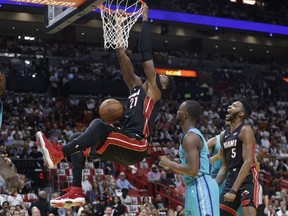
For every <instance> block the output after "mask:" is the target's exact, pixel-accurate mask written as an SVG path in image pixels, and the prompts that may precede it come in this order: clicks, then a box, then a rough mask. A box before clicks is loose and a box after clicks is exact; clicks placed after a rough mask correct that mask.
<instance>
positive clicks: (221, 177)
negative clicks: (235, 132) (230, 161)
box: [210, 131, 228, 186]
mask: <svg viewBox="0 0 288 216" xmlns="http://www.w3.org/2000/svg"><path fill="white" fill-rule="evenodd" d="M224 133H225V131H222V132H221V134H220V140H221V148H220V157H221V160H222V166H221V168H220V170H219V172H218V174H217V177H216V182H217V184H218V185H219V186H220V185H221V184H222V183H223V181H224V180H225V178H226V176H227V173H228V166H227V163H226V159H225V154H224V150H223V149H224V147H223V140H224ZM210 163H211V162H210Z"/></svg>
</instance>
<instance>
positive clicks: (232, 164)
mask: <svg viewBox="0 0 288 216" xmlns="http://www.w3.org/2000/svg"><path fill="white" fill-rule="evenodd" d="M243 125H244V124H241V125H239V127H237V128H236V129H235V130H234V131H233V132H230V129H229V128H227V129H226V131H225V133H224V142H223V147H224V153H225V159H226V163H227V165H228V168H229V169H233V168H236V167H241V166H242V165H243V163H244V161H243V157H242V140H240V139H239V138H238V136H239V134H240V132H241V129H242V127H243Z"/></svg>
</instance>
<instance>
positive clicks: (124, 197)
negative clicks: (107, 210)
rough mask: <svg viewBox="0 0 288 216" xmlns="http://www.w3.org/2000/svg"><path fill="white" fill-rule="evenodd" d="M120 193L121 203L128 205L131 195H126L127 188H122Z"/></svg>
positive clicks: (130, 201)
mask: <svg viewBox="0 0 288 216" xmlns="http://www.w3.org/2000/svg"><path fill="white" fill-rule="evenodd" d="M121 192H122V195H121V196H120V199H121V203H122V204H123V205H125V206H126V205H130V204H131V203H132V200H131V197H130V196H129V195H128V192H129V190H128V189H127V188H122V190H121Z"/></svg>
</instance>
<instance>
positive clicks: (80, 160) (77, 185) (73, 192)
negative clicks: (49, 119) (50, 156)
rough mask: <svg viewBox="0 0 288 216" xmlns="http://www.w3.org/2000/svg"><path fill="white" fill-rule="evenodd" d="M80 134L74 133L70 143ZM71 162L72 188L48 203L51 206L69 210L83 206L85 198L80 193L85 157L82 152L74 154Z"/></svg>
mask: <svg viewBox="0 0 288 216" xmlns="http://www.w3.org/2000/svg"><path fill="white" fill-rule="evenodd" d="M81 134H82V133H80V132H78V133H74V134H73V135H72V136H71V137H70V142H71V141H72V140H74V139H76V138H77V137H79V136H80V135H81ZM71 162H72V175H73V183H72V185H73V186H72V187H70V188H68V189H66V193H65V194H64V195H62V196H60V197H57V198H56V199H52V200H51V201H50V204H51V206H55V207H58V208H69V207H72V206H82V205H84V204H85V197H84V194H83V191H82V170H83V168H84V165H85V156H84V154H83V152H82V151H79V152H76V153H74V154H72V155H71Z"/></svg>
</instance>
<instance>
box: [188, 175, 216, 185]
mask: <svg viewBox="0 0 288 216" xmlns="http://www.w3.org/2000/svg"><path fill="white" fill-rule="evenodd" d="M205 176H207V177H211V175H209V174H208V173H201V174H199V175H197V176H196V177H192V176H190V178H189V179H185V178H184V182H185V185H186V186H192V185H196V184H197V181H198V180H199V179H201V178H203V177H205ZM211 179H212V177H211Z"/></svg>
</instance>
